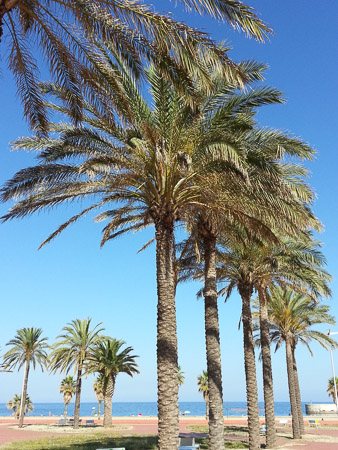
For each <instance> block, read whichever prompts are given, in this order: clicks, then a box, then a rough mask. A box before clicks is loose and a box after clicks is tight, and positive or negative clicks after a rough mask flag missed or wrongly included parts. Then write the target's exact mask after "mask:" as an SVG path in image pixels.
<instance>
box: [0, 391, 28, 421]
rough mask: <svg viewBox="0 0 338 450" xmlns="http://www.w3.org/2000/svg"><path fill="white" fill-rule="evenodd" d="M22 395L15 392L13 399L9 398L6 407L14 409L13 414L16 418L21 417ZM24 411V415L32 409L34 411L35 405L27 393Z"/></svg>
mask: <svg viewBox="0 0 338 450" xmlns="http://www.w3.org/2000/svg"><path fill="white" fill-rule="evenodd" d="M21 403H22V402H21V395H18V394H15V395H14V397H13V398H12V399H11V400H8V402H7V404H6V407H7V409H11V410H12V411H13V416H14V417H15V418H16V419H19V417H20V415H21ZM24 405H25V406H24V413H23V415H26V414H28V413H30V412H32V411H34V406H33V403H32V401H31V399H30V398H29V396H28V395H26V400H25V402H24Z"/></svg>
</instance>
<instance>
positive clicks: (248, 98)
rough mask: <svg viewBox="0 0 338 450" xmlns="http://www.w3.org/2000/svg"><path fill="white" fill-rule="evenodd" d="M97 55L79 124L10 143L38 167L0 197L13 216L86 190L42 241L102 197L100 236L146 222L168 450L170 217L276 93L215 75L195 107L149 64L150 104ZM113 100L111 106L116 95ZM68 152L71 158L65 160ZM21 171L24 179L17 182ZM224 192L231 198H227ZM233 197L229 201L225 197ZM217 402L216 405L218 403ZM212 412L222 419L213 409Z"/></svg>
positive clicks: (188, 202) (231, 154) (172, 399)
mask: <svg viewBox="0 0 338 450" xmlns="http://www.w3.org/2000/svg"><path fill="white" fill-rule="evenodd" d="M105 48H107V49H109V51H111V52H112V51H113V49H112V48H111V46H110V45H109V44H106V46H105V47H104V46H100V47H99V48H98V51H101V52H102V53H104V51H105ZM106 58H107V59H106V65H107V67H109V72H108V71H106V72H105V71H104V70H103V71H102V73H101V76H102V77H103V76H105V82H104V83H103V82H102V83H99V84H97V86H96V89H97V90H98V91H97V93H98V95H97V97H96V100H95V104H93V103H92V102H91V101H90V98H88V99H87V100H84V101H83V104H84V108H85V115H84V119H85V120H86V123H84V124H83V125H82V126H81V127H74V126H71V125H70V126H68V125H64V124H60V125H55V124H54V125H52V124H51V129H52V128H53V129H54V130H55V131H56V132H59V138H57V139H54V138H48V139H39V138H28V139H25V138H24V139H22V140H20V141H18V142H17V144H16V146H17V147H21V148H22V147H26V146H28V147H36V146H37V147H39V148H40V149H43V150H42V152H41V153H40V157H41V158H42V159H41V162H43V165H41V164H40V165H39V166H37V167H35V168H30V169H25V170H23V171H21V172H20V173H18V174H17V175H16V176H15V177H14V178H13V180H12V181H10V182H8V184H7V186H6V187H5V188H4V190H3V195H2V199H3V200H7V199H9V198H11V197H12V196H14V195H16V194H17V193H18V192H19V191H20V192H21V193H22V194H23V195H25V196H26V199H24V200H22V201H21V202H19V203H17V204H16V205H15V206H14V207H13V208H12V209H11V211H10V213H9V214H8V215H7V216H6V218H5V219H9V218H14V217H22V216H24V215H26V214H29V213H32V212H34V211H37V210H40V209H41V208H45V207H47V208H48V207H49V206H51V205H52V204H53V205H55V204H58V203H62V202H63V201H70V200H71V199H75V198H81V197H82V196H85V197H88V195H92V196H93V197H94V199H95V200H94V201H95V203H94V204H93V205H92V206H90V207H89V208H87V209H86V210H84V211H83V212H81V213H80V214H77V215H75V216H74V217H72V218H71V219H70V220H69V221H68V222H67V223H65V224H63V225H62V226H61V227H60V228H59V229H58V230H56V231H55V233H53V234H52V235H51V236H50V237H49V238H48V239H47V240H46V241H45V242H44V243H43V244H42V245H44V244H45V243H46V242H48V241H50V240H51V239H53V238H54V237H55V236H57V235H58V234H59V233H60V232H61V231H62V230H63V229H65V228H66V227H67V226H68V225H70V224H71V223H73V222H75V221H76V220H78V219H79V218H80V217H82V216H83V215H84V214H85V212H88V211H90V210H92V209H95V208H98V207H100V206H103V205H108V207H110V209H108V210H107V211H106V212H104V213H101V214H100V215H99V216H98V218H97V220H98V221H101V220H104V219H108V220H109V223H108V225H107V226H106V227H105V228H104V234H103V239H102V244H104V243H105V242H107V241H108V240H110V239H113V238H114V237H116V236H119V235H121V234H123V233H125V232H128V231H133V230H134V231H137V230H140V229H143V228H144V227H145V226H147V225H154V226H155V239H156V267H157V292H158V323H157V330H158V335H157V337H158V339H157V355H158V392H159V400H158V410H159V442H160V447H161V448H162V447H163V448H168V449H170V450H172V449H173V448H176V447H177V446H178V423H179V422H178V383H177V338H176V310H175V288H176V285H175V274H174V267H173V252H172V250H173V242H174V225H175V222H176V221H179V220H184V218H185V217H186V216H187V215H188V214H189V212H188V211H190V210H191V208H194V206H195V205H196V204H198V203H200V204H201V203H202V202H206V196H205V192H206V190H209V191H212V184H209V186H207V185H206V184H204V185H203V184H202V183H200V184H197V182H196V183H194V181H195V180H196V181H197V180H199V179H202V178H203V176H204V174H205V173H206V171H207V170H210V171H212V170H214V165H215V160H217V161H220V164H221V162H222V160H223V161H224V166H225V167H226V166H227V165H228V164H231V161H232V159H233V158H234V159H235V160H236V161H237V165H238V164H239V163H238V161H239V160H240V155H239V153H240V149H237V148H236V133H235V130H237V134H238V133H239V132H243V130H247V129H248V128H250V127H251V126H252V114H251V113H250V112H248V110H249V109H250V108H253V107H255V106H258V105H261V104H266V103H274V102H278V101H280V93H279V92H278V91H276V90H274V89H271V88H260V89H253V90H252V91H250V92H249V93H246V94H243V95H239V96H238V98H236V99H235V98H234V95H233V91H235V90H236V87H238V85H233V84H231V83H230V84H229V83H228V82H227V80H224V79H222V78H221V77H220V74H219V73H218V74H217V73H215V74H214V75H213V76H214V77H215V83H214V84H215V92H214V93H213V96H212V97H208V96H207V94H206V92H205V90H204V88H203V87H201V86H200V85H199V84H198V83H197V85H196V89H199V90H200V97H202V98H204V100H203V105H202V106H201V108H200V109H197V108H191V106H190V105H187V104H186V102H184V101H183V99H182V97H181V96H180V95H179V94H178V93H177V92H176V91H175V90H173V89H172V87H171V86H170V84H169V83H168V82H166V81H165V80H164V79H163V77H162V76H161V75H160V74H158V73H157V72H156V70H155V69H154V68H151V69H150V70H149V71H148V72H147V78H148V82H149V85H150V87H151V92H152V96H153V103H154V106H153V108H150V107H149V106H148V104H147V103H146V101H145V99H144V98H143V97H142V95H141V94H140V91H139V89H138V88H137V86H136V83H135V80H134V79H133V77H132V75H131V74H130V72H129V70H128V69H127V68H126V67H125V66H124V65H123V63H122V62H120V63H119V64H118V65H117V63H116V61H117V60H118V56H117V55H115V59H114V60H111V59H110V58H109V56H108V53H106ZM240 66H241V70H242V71H243V72H245V73H246V78H247V79H249V80H250V81H251V82H254V81H255V80H259V79H261V78H262V75H261V71H262V70H263V69H264V66H262V65H260V64H258V63H255V62H245V63H242V64H241V65H240ZM217 76H218V78H219V79H217ZM112 78H113V81H114V83H116V82H118V83H119V91H120V92H122V94H123V98H127V99H128V102H127V103H125V102H121V103H120V105H119V106H120V110H119V114H120V115H121V117H123V118H124V119H123V120H124V122H125V124H126V126H125V128H122V127H121V126H120V124H119V121H115V120H114V114H115V109H114V108H113V107H112V109H110V106H109V103H107V102H105V101H102V103H101V104H100V99H102V98H106V96H107V92H109V93H112V92H114V91H113V90H112V87H110V85H111V83H112V82H113V81H112ZM44 89H45V90H46V92H49V93H50V94H53V95H55V96H56V98H58V100H61V101H62V98H65V96H66V97H67V94H66V93H65V92H64V91H63V90H62V89H60V87H58V86H56V85H52V84H45V86H44ZM99 91H102V95H100V94H99ZM112 95H114V94H113V93H112ZM112 103H113V104H116V102H115V101H114V102H112ZM50 107H51V108H52V109H56V110H58V111H60V112H63V113H64V114H66V115H70V114H71V113H70V111H69V109H68V108H67V107H66V106H57V105H56V104H54V105H53V104H50ZM202 111H203V113H202ZM238 130H239V131H238ZM71 155H72V156H71ZM68 157H70V160H72V163H71V164H67V163H65V162H66V160H67V159H68ZM73 157H74V158H73ZM83 158H84V159H83ZM76 160H78V164H76ZM217 170H218V168H217ZM23 179H25V180H27V181H28V179H29V180H30V181H29V182H26V181H25V182H23ZM238 186H240V182H239V181H237V184H236V187H238ZM230 191H231V192H232V193H233V192H236V190H235V187H234V186H233V185H232V186H231V189H229V195H230V193H231V192H230ZM38 192H39V193H38ZM250 194H251V193H250ZM97 200H98V203H96V201H97ZM228 200H229V202H230V198H228ZM117 201H121V202H122V203H123V205H122V206H121V207H119V208H117V207H116V202H117ZM235 203H236V202H235V201H234V200H232V204H235ZM218 403H220V408H222V402H218ZM217 417H220V418H221V419H222V417H223V414H222V411H221V412H218V414H217ZM173 430H176V431H173ZM218 434H220V435H221V439H222V443H220V444H219V445H223V431H221V433H218ZM212 435H213V433H211V436H212Z"/></svg>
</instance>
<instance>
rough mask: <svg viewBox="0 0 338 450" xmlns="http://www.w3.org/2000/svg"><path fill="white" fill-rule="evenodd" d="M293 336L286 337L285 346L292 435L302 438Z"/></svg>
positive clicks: (295, 437)
mask: <svg viewBox="0 0 338 450" xmlns="http://www.w3.org/2000/svg"><path fill="white" fill-rule="evenodd" d="M291 339H292V338H291V337H290V336H288V335H287V336H286V337H285V348H286V367H287V371H288V383H289V396H290V406H291V414H292V435H293V438H294V439H300V438H301V434H300V430H299V420H298V410H297V399H296V390H295V381H294V373H293V357H292V346H291V345H292V344H291Z"/></svg>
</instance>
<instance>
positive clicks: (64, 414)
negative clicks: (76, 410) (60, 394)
mask: <svg viewBox="0 0 338 450" xmlns="http://www.w3.org/2000/svg"><path fill="white" fill-rule="evenodd" d="M68 405H69V403H65V410H64V413H63V416H64V417H67V413H68Z"/></svg>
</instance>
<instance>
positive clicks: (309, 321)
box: [268, 287, 337, 437]
mask: <svg viewBox="0 0 338 450" xmlns="http://www.w3.org/2000/svg"><path fill="white" fill-rule="evenodd" d="M329 310H330V308H329V306H328V305H320V304H318V302H317V301H314V300H313V298H312V297H311V296H310V295H306V294H304V293H297V292H294V291H293V290H292V289H290V288H284V289H283V288H282V287H275V288H271V289H270V299H269V302H268V317H269V324H270V330H271V341H272V342H274V343H276V348H275V349H276V350H278V348H280V346H281V345H282V344H283V343H285V351H286V363H287V373H288V384H289V396H290V405H291V414H292V426H293V434H294V436H295V435H296V437H299V435H300V422H303V414H302V407H301V396H300V390H299V380H298V373H297V364H296V357H295V350H296V346H297V344H298V343H299V342H301V343H302V344H304V345H305V346H306V347H307V349H308V350H309V352H310V354H311V355H312V351H311V348H310V345H309V344H310V342H311V341H315V342H318V343H319V344H320V345H321V346H322V347H323V348H325V349H327V348H328V347H329V346H330V345H333V346H335V347H336V346H337V342H336V341H335V340H334V339H332V338H331V337H330V336H328V335H326V334H325V333H322V332H320V331H317V330H315V329H313V326H315V325H318V324H323V323H328V324H333V325H334V324H335V319H334V317H333V316H331V315H330V314H329ZM303 423H304V422H303Z"/></svg>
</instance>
